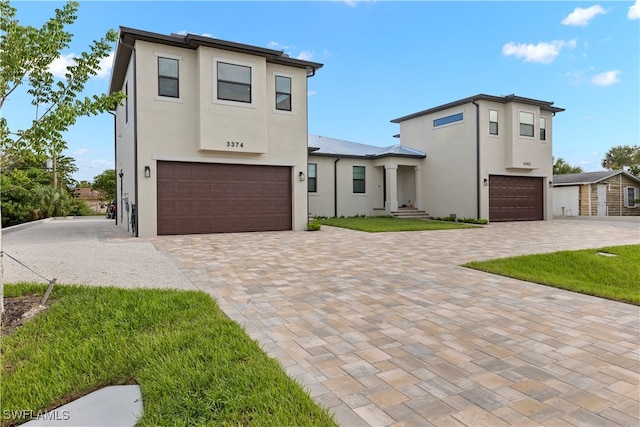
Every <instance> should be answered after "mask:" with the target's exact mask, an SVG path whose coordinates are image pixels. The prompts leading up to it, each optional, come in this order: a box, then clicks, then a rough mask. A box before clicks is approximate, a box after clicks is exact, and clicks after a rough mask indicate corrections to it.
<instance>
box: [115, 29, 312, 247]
mask: <svg viewBox="0 0 640 427" xmlns="http://www.w3.org/2000/svg"><path fill="white" fill-rule="evenodd" d="M321 67H322V64H318V63H314V62H310V61H303V60H298V59H294V58H290V57H288V56H287V55H286V54H284V53H283V52H281V51H277V50H272V49H265V48H261V47H256V46H250V45H245V44H240V43H235V42H229V41H224V40H219V39H214V38H210V37H203V36H197V35H192V34H187V35H176V34H172V35H168V36H167V35H162V34H156V33H150V32H146V31H140V30H136V29H130V28H120V38H119V41H118V44H117V47H116V53H115V59H114V65H113V71H112V75H111V81H110V88H109V90H110V92H113V91H118V90H121V91H123V92H124V93H125V94H126V95H127V98H126V100H125V101H124V103H123V104H122V105H120V106H117V108H116V109H115V117H116V118H115V142H114V144H115V153H116V154H115V162H116V165H115V166H116V173H117V183H116V186H117V200H118V203H119V208H118V210H119V214H118V216H119V218H118V220H119V221H118V222H119V225H120V226H121V227H126V228H129V229H130V230H131V231H132V232H133V234H134V235H137V236H155V235H163V234H192V233H212V232H230V231H259V230H260V231H264V230H291V229H294V230H302V229H304V228H305V224H306V222H307V182H306V181H305V178H306V176H305V175H306V172H307V134H308V131H307V79H308V78H309V77H311V76H313V75H314V74H315V72H316V70H318V69H319V68H321Z"/></svg>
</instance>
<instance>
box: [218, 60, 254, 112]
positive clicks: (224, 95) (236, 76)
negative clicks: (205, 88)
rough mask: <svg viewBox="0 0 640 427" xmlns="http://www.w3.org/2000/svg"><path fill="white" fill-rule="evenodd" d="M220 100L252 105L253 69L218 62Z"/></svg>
mask: <svg viewBox="0 0 640 427" xmlns="http://www.w3.org/2000/svg"><path fill="white" fill-rule="evenodd" d="M216 67H217V80H218V86H217V89H218V90H217V93H218V99H220V100H223V101H235V102H245V103H248V104H250V103H251V67H249V66H246V65H238V64H230V63H227V62H222V61H218V62H217V64H216Z"/></svg>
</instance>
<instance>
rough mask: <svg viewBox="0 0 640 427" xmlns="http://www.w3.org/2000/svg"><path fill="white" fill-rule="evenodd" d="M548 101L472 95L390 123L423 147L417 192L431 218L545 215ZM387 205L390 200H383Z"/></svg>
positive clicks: (548, 213)
mask: <svg viewBox="0 0 640 427" xmlns="http://www.w3.org/2000/svg"><path fill="white" fill-rule="evenodd" d="M561 111H564V109H563V108H558V107H555V106H553V102H548V101H541V100H537V99H531V98H524V97H520V96H516V95H508V96H492V95H485V94H479V95H475V96H472V97H468V98H464V99H460V100H457V101H454V102H450V103H448V104H444V105H440V106H437V107H434V108H430V109H427V110H424V111H420V112H417V113H414V114H409V115H407V116H403V117H400V118H397V119H394V120H392V123H398V124H399V125H400V142H401V145H402V146H406V147H411V148H413V149H416V150H419V151H423V152H424V153H425V154H426V157H425V159H424V160H423V161H422V165H421V168H422V173H421V179H422V182H421V185H420V187H421V189H422V194H421V195H420V197H421V200H422V205H423V206H422V207H423V209H424V210H426V211H427V212H428V213H429V214H430V215H432V216H437V217H438V216H449V215H452V214H453V215H455V216H457V217H458V218H460V217H469V218H476V219H488V220H489V221H518V220H545V219H552V218H553V198H552V185H553V165H552V163H553V160H552V141H553V117H554V116H555V114H556V113H558V112H561ZM391 203H393V201H392V202H391Z"/></svg>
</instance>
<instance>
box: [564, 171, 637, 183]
mask: <svg viewBox="0 0 640 427" xmlns="http://www.w3.org/2000/svg"><path fill="white" fill-rule="evenodd" d="M602 172H603V173H604V172H609V174H607V175H602V176H600V177H599V178H598V179H591V180H584V179H583V180H581V181H570V182H555V179H554V182H553V186H554V187H569V186H573V185H586V184H595V183H598V182H600V181H604V180H605V179H609V178H611V177H614V176H616V175H624V176H626V177H627V178H629V179H631V180H632V181H636V182H638V183H640V178H639V177H637V176H635V175H632V174H630V173H629V172H627V171H625V170H621V169H620V170H610V171H602ZM590 173H598V171H596V172H582V173H576V174H561V175H554V176H566V175H586V174H590Z"/></svg>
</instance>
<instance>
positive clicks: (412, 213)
mask: <svg viewBox="0 0 640 427" xmlns="http://www.w3.org/2000/svg"><path fill="white" fill-rule="evenodd" d="M391 215H393V216H395V217H396V218H411V219H432V218H431V216H430V215H429V214H428V213H426V212H425V211H423V210H418V209H402V208H401V209H398V210H397V211H394V212H391Z"/></svg>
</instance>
